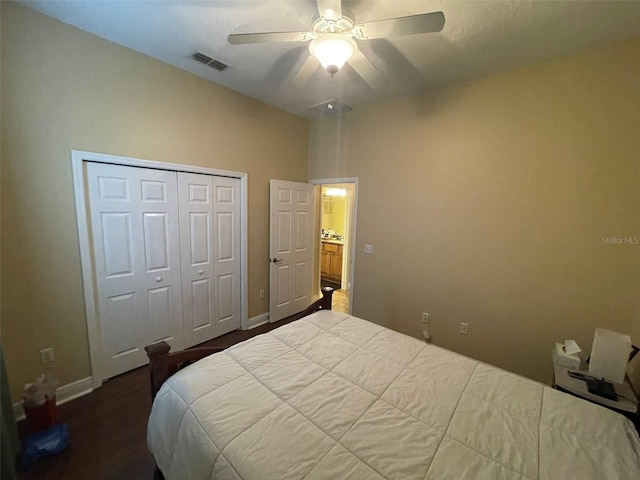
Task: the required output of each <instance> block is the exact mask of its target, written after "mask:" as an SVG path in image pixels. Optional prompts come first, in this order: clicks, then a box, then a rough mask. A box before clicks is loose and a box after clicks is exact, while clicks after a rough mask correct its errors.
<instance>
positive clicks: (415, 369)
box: [148, 311, 640, 480]
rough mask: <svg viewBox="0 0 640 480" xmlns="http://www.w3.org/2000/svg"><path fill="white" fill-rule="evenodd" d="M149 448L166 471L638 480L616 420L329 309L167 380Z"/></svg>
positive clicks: (630, 442)
mask: <svg viewBox="0 0 640 480" xmlns="http://www.w3.org/2000/svg"><path fill="white" fill-rule="evenodd" d="M148 445H149V448H150V450H151V452H152V453H153V455H154V457H155V460H156V463H157V465H158V466H159V468H160V469H161V470H162V472H163V473H164V475H165V477H166V479H167V480H173V479H177V480H199V479H207V480H209V479H214V478H215V479H245V480H249V479H255V480H258V479H260V480H270V479H273V480H284V479H308V480H312V479H382V478H389V479H402V480H411V479H420V480H422V479H437V480H444V479H455V480H459V479H487V480H499V479H523V480H524V479H562V480H566V479H579V480H587V479H606V480H614V479H620V480H637V479H640V440H639V439H638V435H637V433H636V431H635V429H634V428H633V426H632V424H631V423H630V422H629V421H628V420H627V419H626V418H624V417H622V416H621V415H618V414H616V413H613V412H611V411H609V410H606V409H604V408H602V407H598V406H595V405H593V404H590V403H587V402H586V401H582V400H579V399H576V398H573V397H571V396H569V395H566V394H563V393H560V392H557V391H555V390H553V389H551V388H549V387H546V386H544V385H541V384H539V383H536V382H534V381H531V380H527V379H525V378H521V377H519V376H517V375H514V374H511V373H507V372H505V371H503V370H500V369H498V368H494V367H491V366H488V365H485V364H482V363H479V362H477V361H474V360H471V359H469V358H466V357H463V356H461V355H458V354H455V353H452V352H449V351H447V350H444V349H442V348H439V347H436V346H432V345H427V344H425V343H424V342H421V341H419V340H416V339H414V338H411V337H407V336H405V335H402V334H399V333H396V332H393V331H391V330H388V329H385V328H383V327H380V326H378V325H375V324H372V323H370V322H367V321H365V320H361V319H359V318H356V317H352V316H349V315H345V314H341V313H337V312H332V311H321V312H318V313H315V314H313V315H311V316H308V317H305V318H304V319H301V320H298V321H296V322H293V323H291V324H288V325H285V326H283V327H280V328H278V329H276V330H273V331H271V332H270V333H267V334H264V335H260V336H257V337H254V338H253V339H251V340H248V341H246V342H244V343H240V344H238V345H236V346H234V347H232V348H229V349H228V350H226V351H224V352H222V353H218V354H215V355H212V356H210V357H207V358H205V359H203V360H201V361H199V362H197V363H195V364H193V365H191V366H190V367H188V368H186V369H185V370H182V371H181V372H179V373H177V374H176V375H174V376H173V377H171V378H170V379H169V380H168V381H167V382H166V383H165V384H164V385H163V387H162V389H161V390H160V392H159V393H158V395H157V398H156V399H155V402H154V405H153V411H152V412H151V417H150V420H149V429H148Z"/></svg>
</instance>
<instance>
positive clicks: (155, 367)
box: [144, 340, 171, 399]
mask: <svg viewBox="0 0 640 480" xmlns="http://www.w3.org/2000/svg"><path fill="white" fill-rule="evenodd" d="M144 349H145V351H146V352H147V357H149V361H150V363H149V368H150V371H149V378H150V379H151V398H152V399H154V398H156V393H158V390H160V386H161V385H162V383H163V382H164V381H165V380H166V378H163V377H164V376H165V375H166V372H167V370H168V367H167V356H168V355H169V350H171V345H169V344H168V343H167V342H165V341H164V340H163V341H162V342H158V343H154V344H152V345H147V346H146V347H144ZM160 379H162V380H160Z"/></svg>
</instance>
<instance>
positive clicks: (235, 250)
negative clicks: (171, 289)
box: [178, 172, 241, 347]
mask: <svg viewBox="0 0 640 480" xmlns="http://www.w3.org/2000/svg"><path fill="white" fill-rule="evenodd" d="M239 189H240V180H239V179H237V178H225V177H214V176H211V175H201V174H193V173H182V172H181V173H178V192H179V203H180V242H181V245H182V249H181V260H182V278H183V281H182V299H183V314H184V336H185V345H186V346H187V347H190V346H192V345H197V344H199V343H202V342H205V341H207V340H210V339H212V338H214V337H217V336H219V335H223V334H225V333H228V332H230V331H232V330H236V329H238V328H240V320H241V315H240V241H239V240H240V198H239V197H240V190H239Z"/></svg>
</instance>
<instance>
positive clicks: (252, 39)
mask: <svg viewBox="0 0 640 480" xmlns="http://www.w3.org/2000/svg"><path fill="white" fill-rule="evenodd" d="M312 38H313V34H312V33H311V32H268V33H232V34H231V35H229V37H228V38H227V40H228V41H229V43H230V44H232V45H242V44H245V43H272V42H305V41H307V40H311V39H312Z"/></svg>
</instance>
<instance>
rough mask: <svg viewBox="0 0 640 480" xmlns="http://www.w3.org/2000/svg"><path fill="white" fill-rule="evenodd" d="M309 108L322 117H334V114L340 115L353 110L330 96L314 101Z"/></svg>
mask: <svg viewBox="0 0 640 480" xmlns="http://www.w3.org/2000/svg"><path fill="white" fill-rule="evenodd" d="M309 109H311V110H313V112H315V113H316V114H317V115H322V116H323V117H334V116H336V115H340V114H342V113H346V112H350V111H351V110H353V108H351V107H350V106H349V105H347V104H345V103H342V102H339V101H338V100H336V99H334V98H332V99H331V100H325V101H324V102H320V103H316V104H315V105H311V106H310V107H309Z"/></svg>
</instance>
